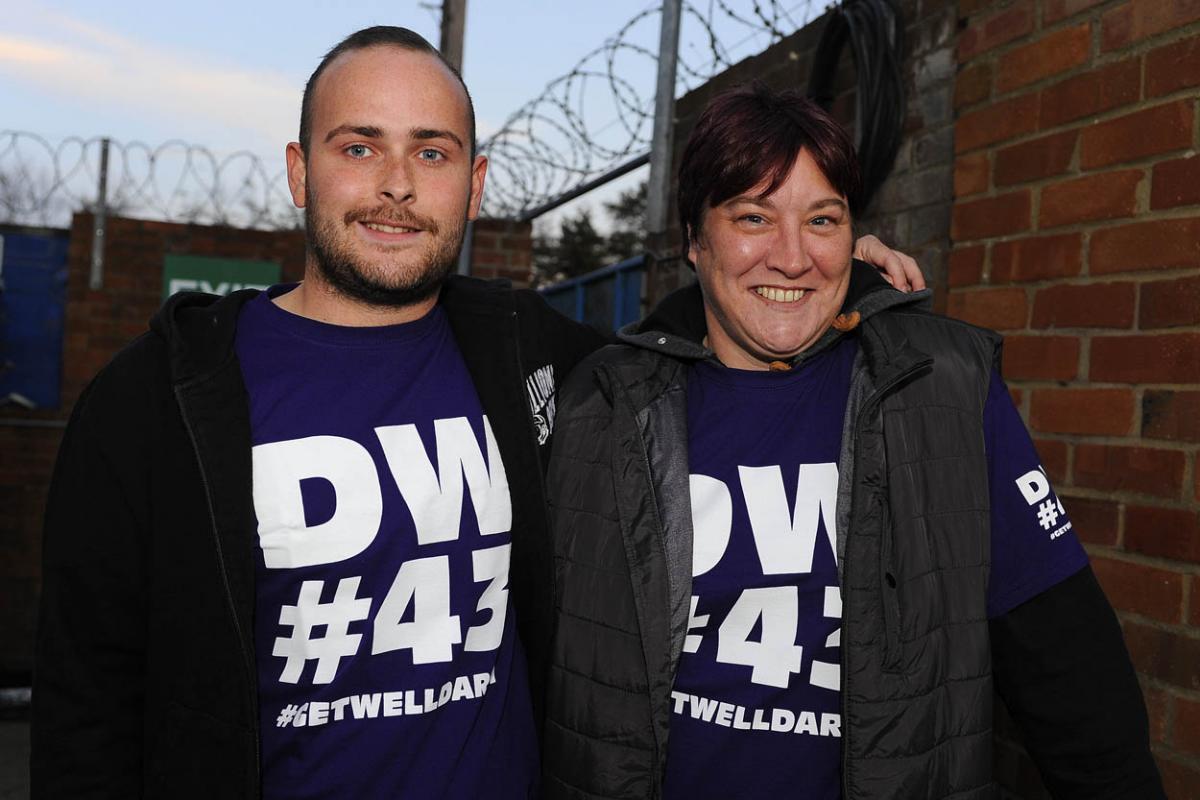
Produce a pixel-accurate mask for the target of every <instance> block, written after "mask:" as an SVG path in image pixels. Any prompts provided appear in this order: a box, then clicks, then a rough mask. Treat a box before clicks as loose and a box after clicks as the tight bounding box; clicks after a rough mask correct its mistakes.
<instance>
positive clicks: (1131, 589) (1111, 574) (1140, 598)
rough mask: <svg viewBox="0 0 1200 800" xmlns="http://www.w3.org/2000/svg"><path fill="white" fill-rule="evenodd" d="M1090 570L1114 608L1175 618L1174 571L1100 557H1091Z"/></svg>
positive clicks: (1178, 605) (1177, 587)
mask: <svg viewBox="0 0 1200 800" xmlns="http://www.w3.org/2000/svg"><path fill="white" fill-rule="evenodd" d="M1072 522H1073V520H1072ZM1092 571H1093V572H1095V573H1096V579H1097V580H1099V581H1100V586H1101V587H1103V588H1104V594H1105V595H1107V596H1108V601H1109V602H1110V603H1112V604H1113V607H1114V608H1116V609H1117V610H1118V611H1131V612H1133V613H1134V614H1141V615H1142V616H1144V617H1150V618H1152V619H1157V620H1159V621H1161V622H1178V621H1179V616H1180V613H1181V609H1182V608H1183V576H1182V575H1180V574H1179V573H1178V572H1169V571H1167V570H1163V569H1155V568H1154V567H1147V566H1143V565H1141V564H1135V563H1133V562H1131V561H1117V560H1115V559H1111V558H1102V557H1093V558H1092Z"/></svg>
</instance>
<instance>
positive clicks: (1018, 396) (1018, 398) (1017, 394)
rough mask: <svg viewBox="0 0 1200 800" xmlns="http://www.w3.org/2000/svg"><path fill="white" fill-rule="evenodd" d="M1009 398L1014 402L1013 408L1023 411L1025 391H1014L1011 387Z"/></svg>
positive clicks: (1009, 388)
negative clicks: (1022, 404)
mask: <svg viewBox="0 0 1200 800" xmlns="http://www.w3.org/2000/svg"><path fill="white" fill-rule="evenodd" d="M1008 397H1009V399H1011V400H1012V404H1013V406H1014V407H1016V408H1017V410H1018V411H1019V410H1020V409H1021V403H1023V402H1025V390H1023V389H1014V388H1013V387H1011V386H1010V387H1008Z"/></svg>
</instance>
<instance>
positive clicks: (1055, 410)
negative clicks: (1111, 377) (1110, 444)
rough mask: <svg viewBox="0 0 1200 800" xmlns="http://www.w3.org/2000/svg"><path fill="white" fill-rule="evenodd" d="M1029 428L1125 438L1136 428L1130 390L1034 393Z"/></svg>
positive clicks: (1048, 391)
mask: <svg viewBox="0 0 1200 800" xmlns="http://www.w3.org/2000/svg"><path fill="white" fill-rule="evenodd" d="M1031 395H1032V396H1031V398H1030V402H1029V427H1031V428H1033V429H1034V430H1036V431H1041V432H1043V433H1075V434H1089V435H1095V436H1126V435H1128V433H1129V431H1130V429H1131V428H1132V427H1133V392H1131V391H1129V390H1128V389H1035V390H1033V392H1032V393H1031Z"/></svg>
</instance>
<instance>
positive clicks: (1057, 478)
mask: <svg viewBox="0 0 1200 800" xmlns="http://www.w3.org/2000/svg"><path fill="white" fill-rule="evenodd" d="M1033 446H1034V448H1036V449H1037V454H1038V458H1039V459H1040V460H1041V463H1042V466H1043V467H1045V468H1046V474H1047V475H1049V476H1050V480H1051V482H1053V483H1055V484H1062V483H1066V482H1067V443H1066V442H1064V441H1062V440H1061V439H1034V440H1033ZM1071 519H1075V517H1074V515H1072V516H1071ZM1114 530H1115V529H1114Z"/></svg>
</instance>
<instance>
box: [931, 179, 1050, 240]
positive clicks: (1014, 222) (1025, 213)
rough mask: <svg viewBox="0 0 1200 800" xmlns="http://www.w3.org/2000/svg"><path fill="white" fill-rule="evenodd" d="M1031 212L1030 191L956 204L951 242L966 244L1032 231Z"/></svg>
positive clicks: (952, 220) (951, 228) (951, 229)
mask: <svg viewBox="0 0 1200 800" xmlns="http://www.w3.org/2000/svg"><path fill="white" fill-rule="evenodd" d="M1030 212H1031V205H1030V196H1029V191H1028V190H1024V191H1020V192H1010V193H1009V194H1002V195H999V196H997V197H985V198H983V199H982V200H971V201H968V202H961V203H956V204H955V206H954V214H953V218H952V219H951V221H950V238H952V239H953V240H954V241H957V242H964V241H970V240H972V239H985V238H988V237H992V236H1003V235H1004V234H1009V233H1021V232H1022V231H1027V230H1029V224H1030V223H1029V218H1030Z"/></svg>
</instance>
